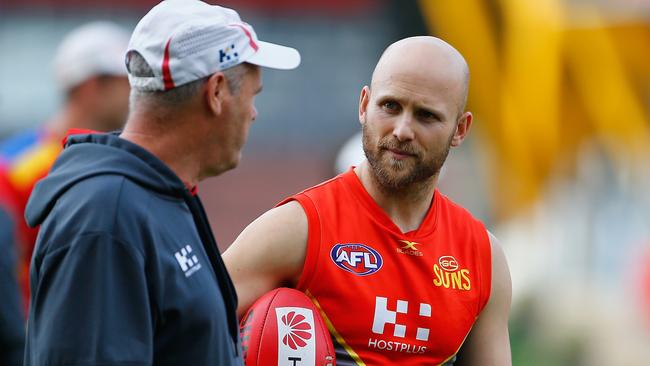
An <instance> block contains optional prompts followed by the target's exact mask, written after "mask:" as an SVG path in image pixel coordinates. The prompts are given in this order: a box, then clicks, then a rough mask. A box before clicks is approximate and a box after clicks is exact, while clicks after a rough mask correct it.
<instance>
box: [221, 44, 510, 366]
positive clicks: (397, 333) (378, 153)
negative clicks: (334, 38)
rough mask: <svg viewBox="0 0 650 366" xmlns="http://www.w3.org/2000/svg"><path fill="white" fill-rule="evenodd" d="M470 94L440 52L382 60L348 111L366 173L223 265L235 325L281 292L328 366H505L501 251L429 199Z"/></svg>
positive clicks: (407, 51)
mask: <svg viewBox="0 0 650 366" xmlns="http://www.w3.org/2000/svg"><path fill="white" fill-rule="evenodd" d="M468 83H469V69H468V67H467V64H466V62H465V60H464V58H463V56H462V55H461V54H460V53H458V51H456V50H455V49H454V48H453V47H452V46H450V45H449V44H447V43H446V42H444V41H442V40H440V39H438V38H434V37H412V38H406V39H403V40H401V41H398V42H396V43H394V44H392V45H391V46H389V47H388V48H387V49H386V51H385V52H384V54H383V55H382V56H381V58H380V60H379V62H378V64H377V66H376V68H375V70H374V72H373V75H372V81H371V85H370V86H365V87H364V88H363V90H362V91H361V97H360V101H359V121H360V123H361V125H362V134H363V136H362V141H363V150H364V152H365V155H366V160H364V161H363V162H362V163H361V164H360V165H359V166H358V167H354V168H351V169H349V170H348V171H347V172H346V173H343V174H341V175H339V176H337V177H335V178H333V179H331V180H329V181H327V182H325V183H323V184H320V185H318V186H315V187H313V188H310V189H307V190H305V191H303V192H301V193H299V194H297V195H295V196H292V197H290V198H289V199H287V200H285V201H283V202H282V203H280V204H279V205H278V206H277V207H276V208H274V209H272V210H270V211H268V212H266V213H265V214H263V215H262V216H261V217H259V218H258V219H257V220H255V221H254V222H253V223H252V224H250V225H249V226H248V227H247V228H246V229H245V230H244V231H243V232H242V233H241V235H240V236H239V237H238V238H237V239H236V240H235V242H234V243H233V245H232V246H231V247H230V248H228V250H226V252H225V253H224V261H225V263H226V265H227V266H228V270H229V271H230V273H231V275H232V277H233V280H234V283H235V286H236V289H237V293H238V295H239V299H240V307H239V308H238V312H239V313H240V314H241V313H243V312H244V311H245V310H246V309H247V308H248V307H249V306H250V305H251V304H252V303H253V302H254V301H255V300H256V299H257V298H259V297H260V296H261V295H263V294H264V293H266V292H268V291H270V290H271V289H273V288H276V287H278V286H283V285H290V286H292V287H295V288H297V289H299V290H301V291H304V292H306V293H307V294H308V296H310V297H311V298H312V300H313V301H314V302H315V304H316V305H317V306H318V307H319V308H320V310H321V313H322V315H323V318H324V319H325V322H326V323H327V324H328V328H329V330H330V333H331V334H332V337H333V341H334V344H335V348H336V359H337V364H339V365H360V364H373V365H375V364H377V365H379V364H445V365H450V364H452V363H454V362H455V360H456V354H457V352H458V350H459V348H460V347H461V346H463V359H461V361H463V362H464V364H470V365H509V364H511V356H510V343H509V337H508V316H509V310H510V300H511V283H510V275H509V271H508V266H507V263H506V260H505V256H504V254H503V251H502V249H501V247H500V246H499V244H498V242H497V240H496V239H495V238H494V236H492V235H491V234H490V233H489V232H488V231H487V230H486V228H485V226H484V225H483V224H482V223H481V222H480V221H478V220H476V219H475V218H473V217H472V216H471V215H470V214H469V212H467V211H466V210H464V209H463V208H461V207H460V206H458V205H456V204H455V203H453V202H452V201H451V200H449V199H448V198H447V197H445V196H443V195H442V194H441V193H440V192H439V191H438V190H437V185H438V177H439V172H440V169H441V168H442V166H443V164H444V161H445V159H446V158H447V154H448V152H449V149H450V148H451V147H452V146H453V147H457V146H459V145H460V144H461V143H462V141H463V140H464V138H465V137H466V135H467V133H468V132H469V129H470V126H471V123H472V114H471V113H470V112H466V111H465V101H466V98H467V89H468ZM470 330H471V332H470Z"/></svg>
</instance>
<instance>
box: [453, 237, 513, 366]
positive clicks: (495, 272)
mask: <svg viewBox="0 0 650 366" xmlns="http://www.w3.org/2000/svg"><path fill="white" fill-rule="evenodd" d="M490 244H491V246H492V290H491V292H490V299H489V300H488V303H487V304H486V305H485V308H484V309H483V311H481V314H480V315H479V318H478V320H477V321H476V323H475V324H474V327H473V328H472V331H471V332H470V334H469V336H468V338H467V340H466V341H465V344H464V345H463V347H462V351H461V357H460V361H461V362H462V363H461V364H462V365H471V366H478V365H481V366H510V365H512V356H511V353H510V338H509V334H508V317H509V315H510V302H511V298H512V284H511V281H510V271H509V270H508V263H507V262H506V257H505V255H504V254H503V249H502V248H501V246H500V245H499V242H498V241H497V239H496V238H495V237H494V236H493V235H492V234H491V233H490Z"/></svg>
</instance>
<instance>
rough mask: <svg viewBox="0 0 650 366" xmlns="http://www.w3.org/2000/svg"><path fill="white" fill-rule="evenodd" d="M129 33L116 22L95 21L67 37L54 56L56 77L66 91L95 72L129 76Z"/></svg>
mask: <svg viewBox="0 0 650 366" xmlns="http://www.w3.org/2000/svg"><path fill="white" fill-rule="evenodd" d="M128 42H129V34H128V33H127V32H126V31H125V30H124V29H122V28H121V27H119V26H118V25H116V24H113V23H111V22H106V21H96V22H91V23H88V24H85V25H82V26H81V27H79V28H76V29H75V30H73V31H72V32H70V33H69V34H68V35H66V36H65V38H64V39H63V41H62V42H61V44H60V45H59V48H58V49H57V52H56V56H55V57H54V76H55V79H56V81H57V83H58V85H59V87H60V88H61V89H62V90H64V91H67V90H70V89H71V88H73V87H75V86H77V85H79V84H80V83H82V82H83V81H85V80H87V79H89V78H90V77H93V76H96V75H115V76H126V67H124V52H125V51H126V46H127V45H128Z"/></svg>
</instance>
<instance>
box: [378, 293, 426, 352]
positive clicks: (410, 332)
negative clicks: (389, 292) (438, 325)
mask: <svg viewBox="0 0 650 366" xmlns="http://www.w3.org/2000/svg"><path fill="white" fill-rule="evenodd" d="M392 309H394V310H392ZM416 309H417V310H418V311H417V315H415V314H414V312H415V309H412V310H411V312H409V302H408V301H406V300H397V301H396V302H395V301H389V299H388V298H386V297H381V296H377V297H375V314H374V317H373V320H372V333H374V334H377V335H378V336H377V337H371V338H369V339H368V348H372V349H378V350H382V351H391V352H403V353H416V354H420V353H425V352H426V351H427V347H426V346H425V345H423V344H426V343H422V342H427V341H428V340H429V328H425V327H424V326H421V327H417V329H407V327H406V325H405V324H402V323H405V320H407V319H410V320H411V321H412V320H413V319H412V318H413V317H417V319H418V320H419V322H420V323H423V324H421V325H426V322H427V319H428V318H430V317H431V305H430V304H425V303H419V307H417V308H416ZM389 328H392V332H391V331H390V330H389ZM386 335H387V336H388V338H386V337H385V336H386ZM414 338H415V339H414ZM417 341H419V342H420V344H419V345H418V344H416V342H417Z"/></svg>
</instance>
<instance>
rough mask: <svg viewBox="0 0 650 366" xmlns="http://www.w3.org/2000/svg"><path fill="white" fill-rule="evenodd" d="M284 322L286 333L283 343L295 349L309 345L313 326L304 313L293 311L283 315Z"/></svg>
mask: <svg viewBox="0 0 650 366" xmlns="http://www.w3.org/2000/svg"><path fill="white" fill-rule="evenodd" d="M282 324H284V326H285V327H286V328H285V329H286V334H285V335H284V337H282V343H284V344H285V345H287V346H289V347H290V348H291V349H293V350H297V349H298V348H302V347H304V346H306V345H307V340H309V339H311V329H312V328H311V325H310V324H309V323H308V322H307V319H306V318H305V317H304V316H303V315H301V314H296V313H295V312H293V311H292V312H290V313H289V314H286V315H283V316H282Z"/></svg>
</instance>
